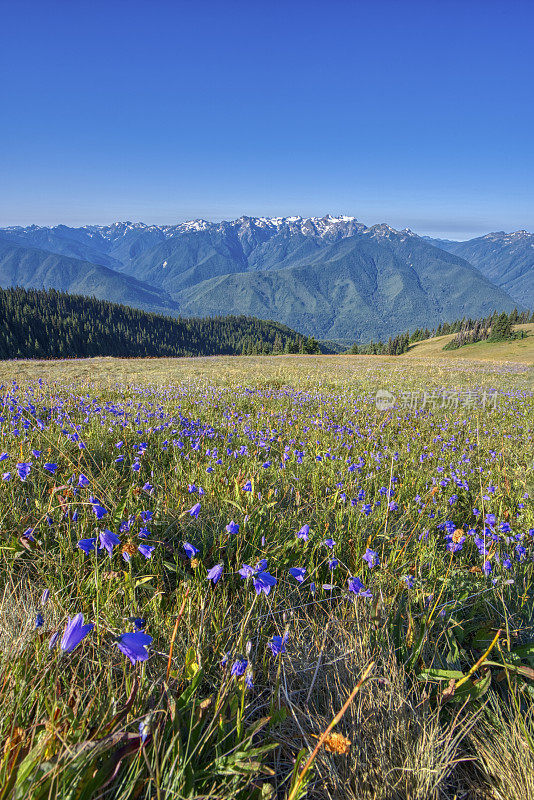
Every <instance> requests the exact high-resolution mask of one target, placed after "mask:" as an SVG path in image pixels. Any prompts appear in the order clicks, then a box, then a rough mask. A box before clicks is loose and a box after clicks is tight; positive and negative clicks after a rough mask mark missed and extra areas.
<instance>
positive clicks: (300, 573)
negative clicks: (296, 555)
mask: <svg viewBox="0 0 534 800" xmlns="http://www.w3.org/2000/svg"><path fill="white" fill-rule="evenodd" d="M289 574H290V575H292V576H293V577H294V578H295V580H296V581H298V582H299V583H302V581H303V580H304V578H305V577H306V569H305V567H291V568H290V570H289Z"/></svg>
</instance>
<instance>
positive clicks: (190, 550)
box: [182, 542, 199, 558]
mask: <svg viewBox="0 0 534 800" xmlns="http://www.w3.org/2000/svg"><path fill="white" fill-rule="evenodd" d="M182 547H183V548H184V550H185V554H186V556H187V557H188V558H194V557H195V556H196V554H197V553H198V552H199V550H198V547H195V545H193V544H189V542H182Z"/></svg>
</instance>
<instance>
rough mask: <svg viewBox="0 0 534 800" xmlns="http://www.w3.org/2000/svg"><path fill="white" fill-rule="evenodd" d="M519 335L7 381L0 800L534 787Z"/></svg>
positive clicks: (2, 420)
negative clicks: (401, 352) (381, 352)
mask: <svg viewBox="0 0 534 800" xmlns="http://www.w3.org/2000/svg"><path fill="white" fill-rule="evenodd" d="M442 338H443V339H444V341H445V339H446V338H447V337H442ZM532 341H534V337H530V336H529V337H527V338H526V339H524V340H519V341H516V342H511V343H509V344H507V345H506V347H508V349H507V350H506V349H505V350H502V351H498V350H497V349H493V350H491V349H490V350H489V352H488V348H491V346H490V345H488V344H487V343H480V345H471V346H469V347H466V348H462V350H460V351H448V352H447V351H446V352H443V351H442V350H441V347H440V348H439V350H438V349H432V345H431V343H429V342H422V343H420V344H419V345H417V346H415V347H414V348H413V349H412V350H411V351H410V352H409V353H407V354H406V355H405V356H399V357H380V356H278V357H210V358H195V359H146V360H142V359H133V360H121V359H112V358H102V359H87V360H73V361H61V362H44V361H42V362H29V361H28V362H2V363H0V385H1V387H2V408H1V409H0V424H1V440H0V460H1V464H0V467H1V469H0V547H1V548H2V562H1V564H2V568H1V573H0V574H1V593H0V603H1V617H0V644H1V650H2V660H1V664H0V672H1V674H0V703H1V707H2V713H1V715H0V737H1V746H0V800H7V799H8V798H17V800H18V799H19V798H21V799H22V798H32V800H45V798H47V800H48V799H49V798H66V799H68V800H94V799H95V798H113V799H114V800H127V799H128V800H129V799H130V798H132V800H133V799H134V798H143V799H145V798H146V800H148V799H149V798H150V800H152V798H157V800H170V799H171V798H173V800H174V799H176V798H177V799H178V800H179V799H180V798H189V799H190V800H200V798H203V799H204V798H206V799H207V798H210V799H211V798H213V799H215V798H217V799H220V800H223V798H225V799H229V798H237V799H238V800H248V799H249V798H250V799H251V800H269V799H271V798H272V800H275V798H276V799H278V798H280V799H283V800H296V798H310V799H311V800H314V799H317V800H318V799H319V798H320V799H321V800H322V799H323V798H324V799H325V800H345V799H348V800H390V799H391V800H405V798H408V799H409V800H433V799H434V798H435V799H436V800H439V799H443V800H453V799H454V798H458V800H460V798H466V799H467V798H471V799H472V800H490V798H502V799H503V800H524V799H525V798H527V797H534V718H533V714H534V608H533V595H534V583H533V578H534V567H533V557H534V546H533V541H534V505H533V501H532V497H533V495H534V463H533V460H534V446H533V444H534V353H533V351H532ZM519 346H521V348H522V349H519ZM493 347H494V348H499V347H500V345H494V346H493ZM510 348H511V350H510ZM529 348H530V349H529ZM379 390H382V391H385V392H388V393H390V394H388V396H387V397H388V402H387V403H386V407H382V406H380V404H379V407H377V401H376V394H377V391H379ZM79 615H83V619H82V618H81V616H79Z"/></svg>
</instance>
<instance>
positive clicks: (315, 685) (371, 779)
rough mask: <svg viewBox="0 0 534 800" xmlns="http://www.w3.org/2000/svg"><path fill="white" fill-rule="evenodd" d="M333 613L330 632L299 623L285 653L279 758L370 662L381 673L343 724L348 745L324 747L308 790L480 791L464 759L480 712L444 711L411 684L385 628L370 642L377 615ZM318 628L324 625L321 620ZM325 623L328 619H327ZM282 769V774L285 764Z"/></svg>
mask: <svg viewBox="0 0 534 800" xmlns="http://www.w3.org/2000/svg"><path fill="white" fill-rule="evenodd" d="M362 614H364V615H365V612H364V611H361V610H360V619H359V620H358V622H357V623H356V622H355V621H354V620H352V621H351V620H348V619H346V620H344V621H342V620H339V619H337V620H336V619H335V618H332V619H331V621H330V624H329V625H328V629H327V631H326V634H324V638H323V639H322V640H321V639H318V638H317V637H318V636H320V634H317V633H313V631H314V629H313V626H312V625H309V626H308V627H303V628H301V631H302V632H301V635H300V638H299V640H298V641H295V642H294V643H293V647H292V652H295V653H296V654H297V655H296V657H295V658H292V659H290V660H288V661H287V662H286V667H285V669H284V671H283V673H282V679H281V686H280V702H281V704H282V705H284V706H285V707H286V708H287V709H288V710H289V714H288V717H287V719H286V721H285V723H283V725H282V726H281V730H280V740H281V741H282V742H283V743H284V745H285V746H284V747H283V750H282V753H281V754H280V758H281V759H283V758H284V755H283V754H284V753H285V754H286V756H287V757H288V758H289V754H290V753H294V752H295V750H297V749H299V748H301V747H308V748H309V747H313V746H314V744H315V742H316V741H317V739H316V737H317V736H318V735H320V733H321V732H322V731H323V730H324V729H325V728H326V727H327V725H328V724H329V722H330V721H331V719H332V718H333V717H334V715H335V714H336V713H337V711H338V710H339V709H340V707H341V705H342V704H343V702H344V700H345V699H346V698H347V696H348V694H349V693H350V691H351V689H352V688H353V687H354V686H355V685H356V683H357V681H358V679H359V677H360V676H361V674H362V672H363V671H364V669H365V668H366V666H367V665H368V664H369V663H370V662H371V661H373V660H374V661H375V668H374V671H373V675H374V677H373V678H372V679H371V680H370V681H369V682H368V683H367V684H366V685H365V686H364V687H363V688H362V690H361V692H360V694H359V695H357V697H356V699H355V700H354V702H353V703H352V705H351V706H350V707H349V709H348V711H347V713H346V715H345V717H344V718H343V720H342V721H341V723H340V724H339V725H338V727H337V729H336V730H337V731H338V732H339V733H341V734H343V736H345V737H347V738H348V739H349V740H350V741H351V746H350V748H349V752H348V753H347V754H346V755H342V754H339V755H336V754H330V753H328V752H327V751H326V750H325V749H324V748H323V749H322V750H321V751H320V754H319V756H318V759H317V762H316V767H315V775H314V778H313V779H312V783H311V785H310V787H309V797H310V798H317V800H319V798H320V800H453V798H457V800H460V798H466V800H467V798H471V799H472V800H481V799H482V798H483V797H484V795H483V794H476V793H474V791H473V789H472V785H473V781H472V780H467V779H466V776H465V774H464V773H463V772H462V771H461V770H460V769H459V768H458V767H459V765H461V764H463V763H464V762H467V763H471V757H470V756H469V755H467V752H466V748H465V747H464V741H465V738H466V736H467V735H468V734H469V732H470V730H471V728H472V726H473V724H474V723H475V721H476V719H477V713H476V712H464V710H460V711H459V712H456V713H454V712H449V711H447V712H446V713H443V711H442V710H440V709H439V708H438V707H436V705H435V704H432V705H431V704H430V703H429V702H428V698H427V696H426V694H425V689H424V687H420V686H415V687H414V685H413V683H412V684H410V681H409V680H408V677H407V675H406V673H405V671H404V669H403V668H402V667H401V666H400V665H399V661H398V659H397V658H396V657H395V653H394V649H393V646H392V644H391V642H390V641H389V640H388V638H387V635H386V634H385V632H384V633H382V632H381V634H380V635H381V643H380V644H379V645H376V644H375V645H372V644H371V641H370V638H369V637H368V636H367V635H360V633H358V631H368V630H369V625H370V621H369V619H368V618H367V615H366V619H363V618H362ZM315 630H316V629H315ZM323 630H324V629H323ZM287 768H288V765H285V769H282V770H279V769H277V773H278V774H283V773H286V774H287Z"/></svg>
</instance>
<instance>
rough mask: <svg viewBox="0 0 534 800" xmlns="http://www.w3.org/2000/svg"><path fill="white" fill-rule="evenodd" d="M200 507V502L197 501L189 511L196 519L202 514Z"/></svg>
mask: <svg viewBox="0 0 534 800" xmlns="http://www.w3.org/2000/svg"><path fill="white" fill-rule="evenodd" d="M200 509H201V505H200V503H195V505H194V506H192V507H191V508H190V509H189V511H188V512H187V513H188V514H190V515H191V516H192V517H194V518H195V519H196V518H197V517H198V515H199V514H200Z"/></svg>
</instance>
